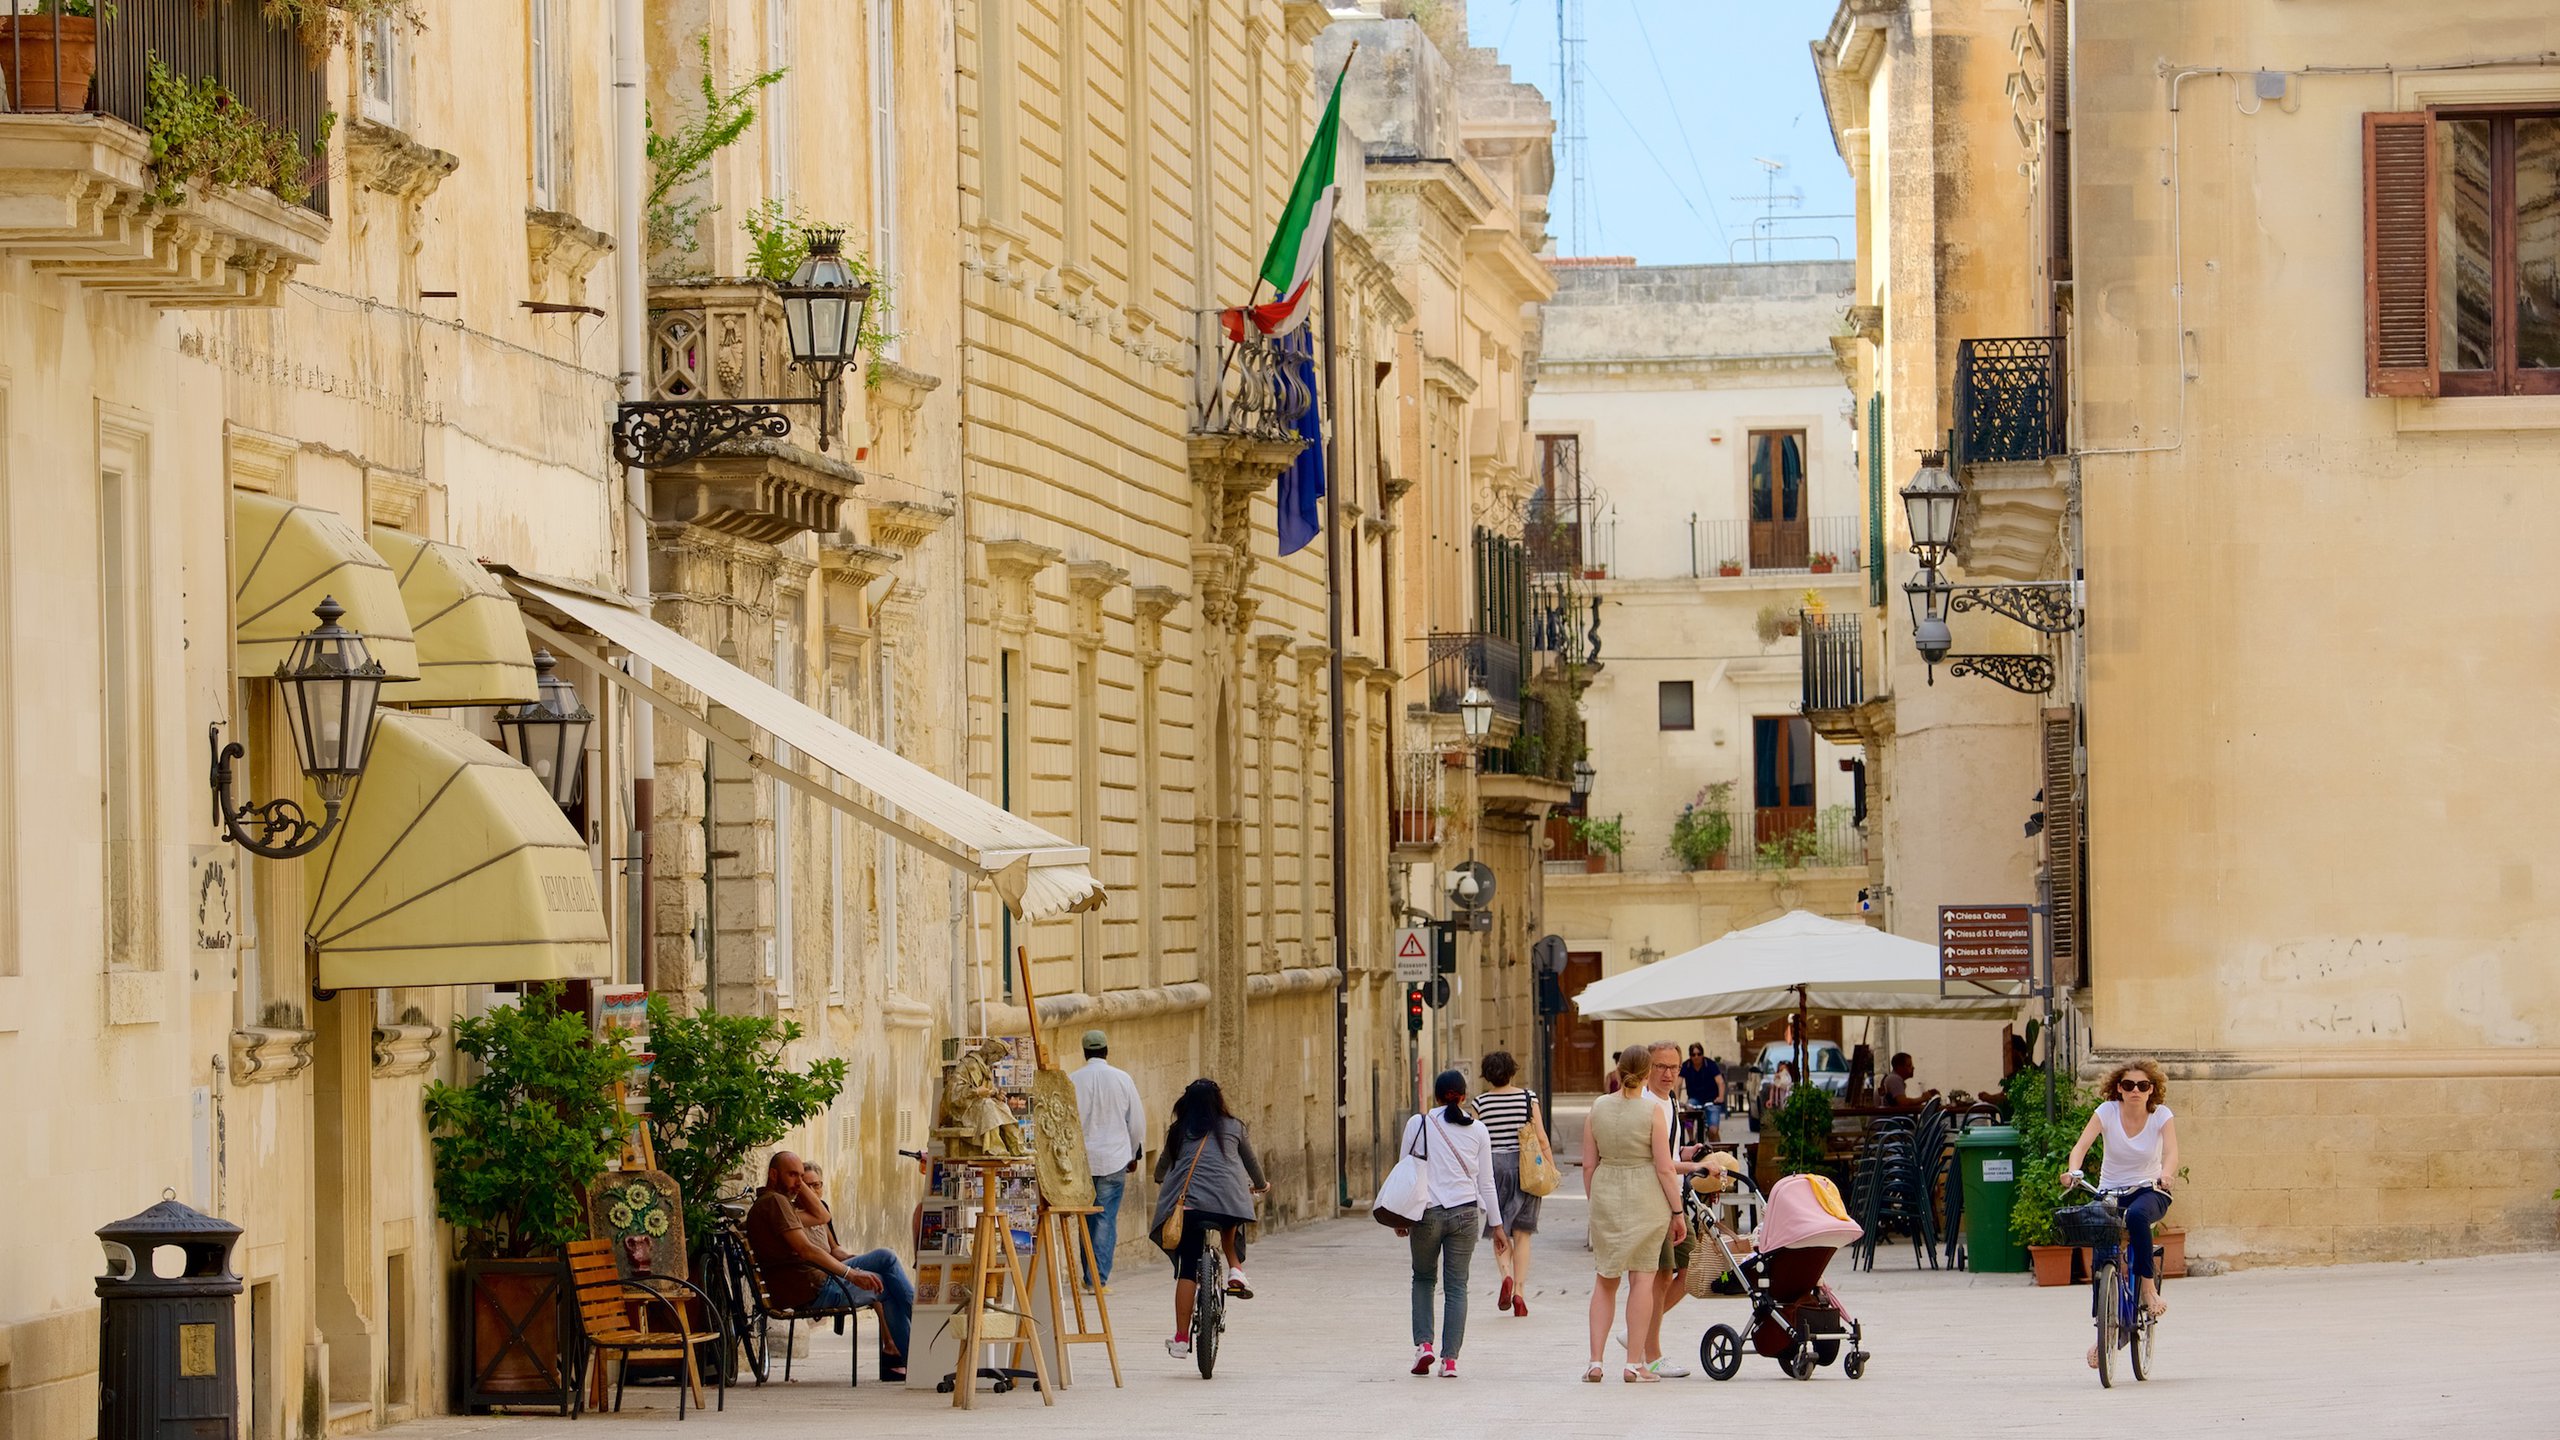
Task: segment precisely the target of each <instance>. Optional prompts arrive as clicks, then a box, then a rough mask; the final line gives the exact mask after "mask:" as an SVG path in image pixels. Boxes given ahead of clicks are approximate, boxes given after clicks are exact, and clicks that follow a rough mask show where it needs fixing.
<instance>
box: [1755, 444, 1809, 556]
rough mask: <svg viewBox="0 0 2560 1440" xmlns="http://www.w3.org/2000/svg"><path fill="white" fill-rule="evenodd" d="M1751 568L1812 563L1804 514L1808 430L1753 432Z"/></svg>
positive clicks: (1807, 522)
mask: <svg viewBox="0 0 2560 1440" xmlns="http://www.w3.org/2000/svg"><path fill="white" fill-rule="evenodd" d="M1750 460H1751V568H1752V569H1754V570H1802V569H1804V568H1805V567H1806V566H1807V564H1808V563H1810V561H1811V551H1810V549H1809V546H1810V544H1811V539H1812V526H1811V523H1810V522H1809V521H1808V519H1807V518H1806V515H1805V493H1804V489H1805V486H1804V432H1803V431H1801V430H1754V431H1752V432H1751V445H1750Z"/></svg>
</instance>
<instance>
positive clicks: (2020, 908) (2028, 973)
mask: <svg viewBox="0 0 2560 1440" xmlns="http://www.w3.org/2000/svg"><path fill="white" fill-rule="evenodd" d="M2035 972H2036V922H2035V912H2034V910H2033V908H2032V907H2030V906H2026V905H1941V906H1939V907H1938V978H1939V979H1941V980H1970V981H1976V982H1979V981H1986V980H2032V979H2034V978H2035Z"/></svg>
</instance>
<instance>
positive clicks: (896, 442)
mask: <svg viewBox="0 0 2560 1440" xmlns="http://www.w3.org/2000/svg"><path fill="white" fill-rule="evenodd" d="M870 380H871V389H870V412H871V438H872V443H873V444H875V445H884V446H886V447H887V448H889V449H890V450H892V451H894V452H895V453H896V454H898V455H901V456H903V455H906V454H909V453H911V452H912V451H913V450H914V449H915V442H916V425H917V420H918V416H919V414H920V413H921V412H922V411H923V409H924V397H926V396H927V395H930V394H932V393H933V392H934V391H936V390H939V389H941V388H942V377H941V376H939V375H928V374H926V373H925V372H923V371H922V370H918V369H915V368H913V367H911V366H906V365H901V364H899V363H898V362H897V361H895V360H874V361H872V362H871V376H870ZM892 463H894V462H892Z"/></svg>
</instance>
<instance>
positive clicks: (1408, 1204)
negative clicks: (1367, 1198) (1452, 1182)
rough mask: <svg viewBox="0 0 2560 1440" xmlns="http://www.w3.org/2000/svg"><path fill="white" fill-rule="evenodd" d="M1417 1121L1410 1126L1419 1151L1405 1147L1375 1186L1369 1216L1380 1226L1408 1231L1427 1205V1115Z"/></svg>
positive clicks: (1428, 1131)
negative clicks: (1392, 1166) (1384, 1177)
mask: <svg viewBox="0 0 2560 1440" xmlns="http://www.w3.org/2000/svg"><path fill="white" fill-rule="evenodd" d="M1421 1120H1422V1123H1421V1124H1420V1125H1418V1126H1416V1127H1415V1129H1414V1139H1415V1140H1416V1141H1417V1142H1419V1143H1420V1144H1421V1146H1422V1149H1421V1151H1420V1152H1419V1153H1417V1152H1416V1151H1415V1150H1414V1149H1413V1147H1412V1146H1410V1145H1408V1146H1406V1147H1405V1152H1404V1155H1403V1158H1401V1159H1399V1160H1397V1161H1396V1168H1394V1169H1393V1170H1390V1171H1388V1172H1387V1178H1386V1180H1385V1181H1384V1182H1382V1183H1381V1184H1380V1185H1379V1186H1378V1198H1377V1201H1376V1203H1374V1204H1372V1205H1371V1206H1370V1207H1369V1214H1370V1216H1371V1218H1373V1219H1375V1220H1376V1221H1377V1222H1378V1223H1379V1224H1381V1225H1387V1226H1392V1227H1395V1228H1398V1229H1406V1230H1409V1229H1411V1228H1413V1227H1414V1226H1416V1225H1418V1224H1420V1223H1422V1212H1423V1211H1425V1210H1428V1209H1430V1208H1431V1117H1430V1116H1428V1115H1425V1116H1423V1117H1421Z"/></svg>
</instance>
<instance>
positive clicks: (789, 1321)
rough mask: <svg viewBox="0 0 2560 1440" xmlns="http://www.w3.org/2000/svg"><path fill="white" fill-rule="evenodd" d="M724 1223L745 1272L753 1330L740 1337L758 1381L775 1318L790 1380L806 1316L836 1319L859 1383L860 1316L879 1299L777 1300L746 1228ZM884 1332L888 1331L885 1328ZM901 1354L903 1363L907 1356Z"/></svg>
mask: <svg viewBox="0 0 2560 1440" xmlns="http://www.w3.org/2000/svg"><path fill="white" fill-rule="evenodd" d="M723 1223H724V1224H727V1225H728V1226H729V1227H730V1229H731V1231H732V1232H733V1233H732V1235H731V1237H730V1238H731V1239H732V1240H733V1241H734V1242H735V1245H736V1249H735V1251H734V1253H735V1254H736V1255H737V1256H738V1258H739V1262H740V1268H742V1269H743V1270H745V1272H746V1281H747V1294H748V1299H749V1301H750V1309H749V1312H748V1323H749V1327H750V1328H751V1329H752V1331H753V1334H752V1335H743V1334H742V1335H740V1336H739V1337H738V1339H739V1342H740V1344H741V1345H742V1346H743V1347H744V1348H745V1349H746V1350H747V1351H748V1354H749V1358H750V1360H751V1361H752V1362H753V1363H752V1365H751V1367H750V1368H752V1369H753V1370H754V1372H755V1377H756V1383H757V1384H759V1385H761V1384H763V1383H764V1382H765V1372H766V1368H767V1367H768V1366H769V1365H770V1364H771V1363H772V1359H773V1322H774V1321H776V1320H779V1321H781V1322H783V1331H782V1379H783V1383H784V1384H789V1383H790V1381H791V1352H792V1350H793V1349H794V1348H795V1346H796V1342H797V1340H798V1338H799V1334H800V1322H801V1321H803V1320H806V1321H809V1322H810V1323H811V1324H813V1325H814V1324H816V1323H817V1322H818V1321H821V1320H833V1321H835V1322H836V1325H837V1328H838V1330H840V1331H842V1332H843V1333H844V1335H845V1339H846V1341H847V1342H848V1343H849V1345H850V1347H851V1349H852V1351H853V1367H852V1368H853V1384H854V1385H856V1386H860V1385H861V1384H862V1322H861V1320H860V1319H859V1318H857V1317H859V1316H860V1315H861V1314H862V1312H863V1311H865V1310H876V1309H878V1307H879V1304H880V1302H879V1301H878V1300H877V1299H871V1300H865V1301H863V1302H862V1303H861V1304H858V1305H808V1306H802V1307H799V1308H794V1307H792V1306H788V1305H777V1304H775V1303H774V1301H773V1294H772V1292H771V1291H769V1290H767V1289H766V1288H765V1283H764V1269H763V1267H762V1266H760V1265H759V1264H757V1263H756V1250H755V1247H754V1246H753V1245H751V1244H748V1243H747V1234H746V1228H745V1227H744V1226H742V1225H738V1224H736V1223H735V1222H727V1221H724V1222H723ZM882 1333H883V1334H886V1333H887V1332H886V1331H885V1330H884V1331H883V1332H882ZM899 1358H900V1361H901V1363H903V1362H904V1360H905V1357H904V1356H901V1357H899Z"/></svg>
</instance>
